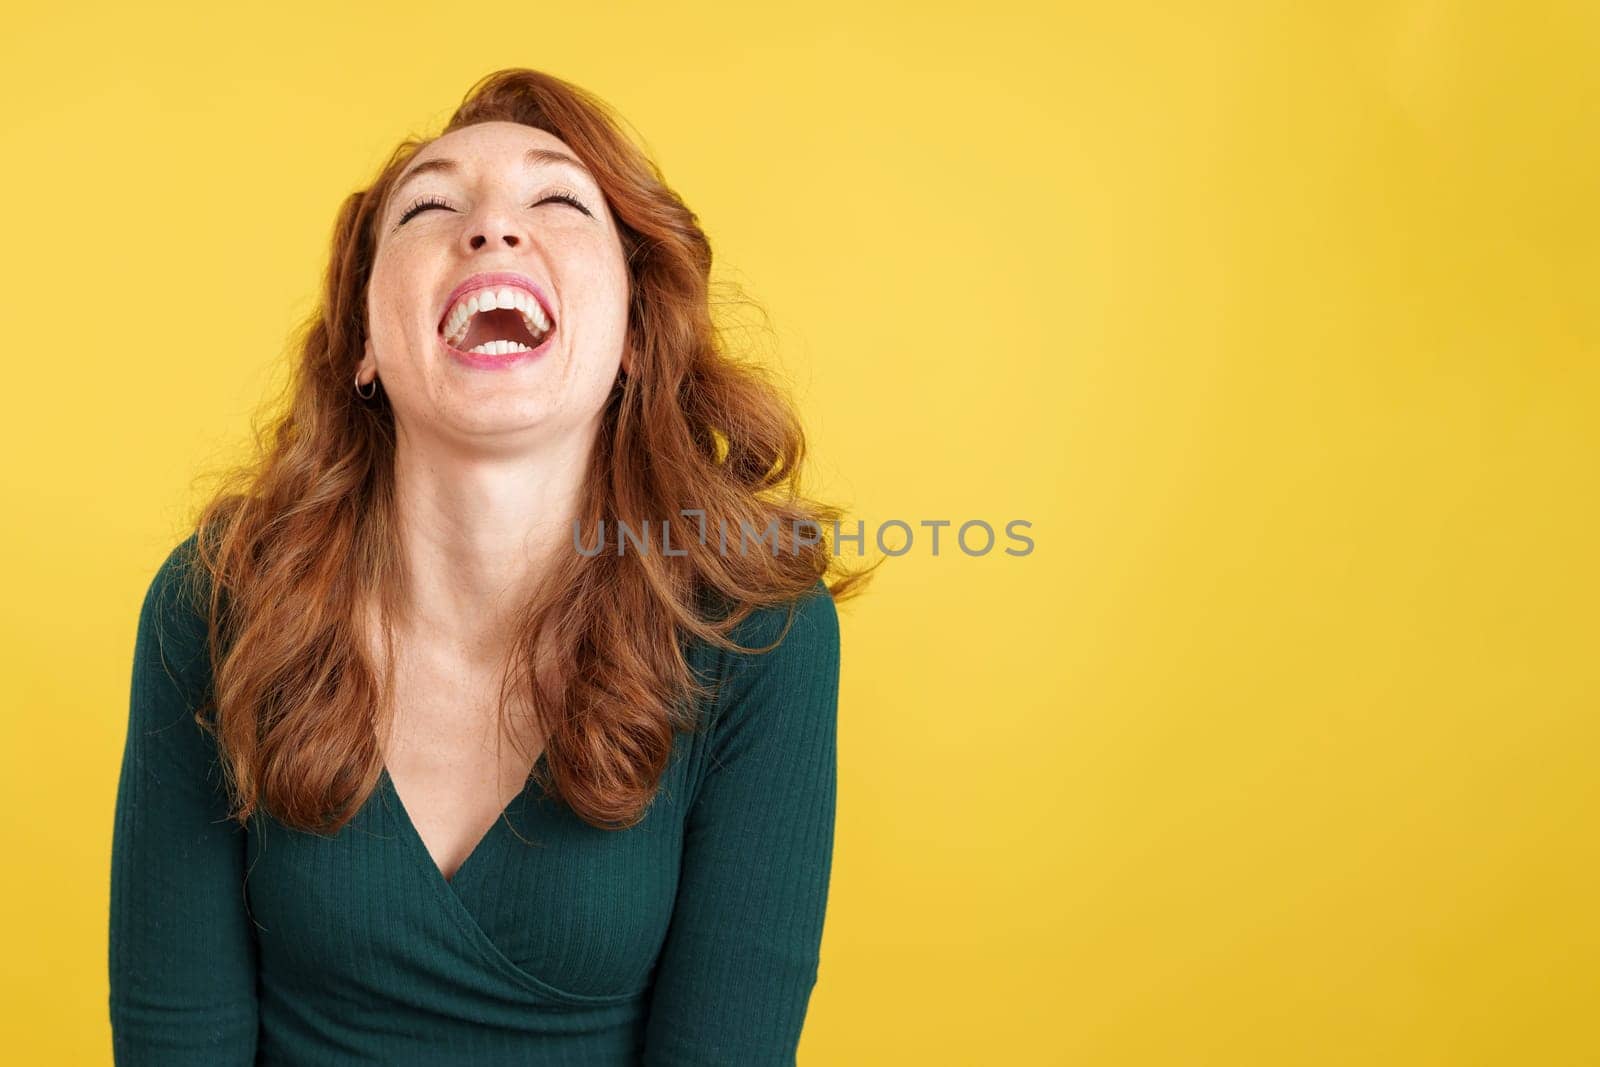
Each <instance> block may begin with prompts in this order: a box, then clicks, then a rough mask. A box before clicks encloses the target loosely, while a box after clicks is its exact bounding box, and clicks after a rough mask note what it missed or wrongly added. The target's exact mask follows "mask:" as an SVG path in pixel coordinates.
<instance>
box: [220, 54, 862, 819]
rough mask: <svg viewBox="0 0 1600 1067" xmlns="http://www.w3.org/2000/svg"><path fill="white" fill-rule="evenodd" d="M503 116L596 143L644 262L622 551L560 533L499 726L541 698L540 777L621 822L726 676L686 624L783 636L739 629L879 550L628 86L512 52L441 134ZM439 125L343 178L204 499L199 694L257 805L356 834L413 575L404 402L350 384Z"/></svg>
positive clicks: (631, 263)
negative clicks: (822, 477)
mask: <svg viewBox="0 0 1600 1067" xmlns="http://www.w3.org/2000/svg"><path fill="white" fill-rule="evenodd" d="M493 120H500V121H508V122H517V123H523V124H526V125H528V126H533V127H536V128H538V129H541V130H545V131H547V132H549V133H551V134H553V135H555V136H556V137H558V138H560V139H561V140H562V141H563V142H565V143H566V145H567V146H568V147H570V148H571V149H572V150H573V152H574V153H575V154H576V155H577V156H578V157H579V159H580V160H581V161H582V162H583V164H584V165H585V166H586V167H587V168H588V169H589V171H590V173H592V174H593V175H594V177H595V180H596V181H597V182H598V183H599V185H600V188H601V190H602V191H603V192H604V194H605V198H606V200H607V202H608V204H609V206H610V208H611V210H612V212H613V214H614V217H615V219H616V221H617V228H618V230H619V232H620V234H621V240H622V250H623V253H624V255H625V258H626V261H627V267H628V271H629V275H630V278H631V283H632V284H631V290H632V298H631V305H630V307H629V309H628V325H627V335H626V343H627V344H628V346H629V349H630V352H631V354H632V362H631V367H630V370H629V372H628V373H627V374H625V375H623V376H622V377H621V378H620V379H619V384H618V386H617V387H616V388H614V389H613V390H612V393H611V395H610V397H609V398H608V399H607V401H606V406H605V410H604V415H603V420H602V423H601V425H600V428H599V431H598V436H597V440H596V441H595V447H594V448H593V450H592V453H591V455H592V461H591V464H590V467H589V470H588V471H587V474H586V477H585V481H584V485H583V489H582V492H581V499H580V501H579V505H578V514H579V515H580V516H581V518H580V522H581V529H582V530H584V531H596V532H598V531H604V532H603V534H602V535H601V536H600V538H599V541H598V543H597V544H598V547H599V548H600V549H601V550H600V551H594V549H595V548H596V547H597V544H585V545H584V546H583V549H582V551H574V552H571V553H557V554H556V556H555V559H554V561H553V563H552V564H551V569H550V570H549V572H548V574H546V575H542V576H541V582H540V583H539V588H538V591H537V592H535V593H533V594H531V598H530V600H529V601H528V602H527V603H525V604H522V605H519V613H518V615H517V619H518V622H517V625H516V628H515V633H514V634H513V635H512V636H513V640H512V642H511V652H510V655H509V658H508V661H507V664H506V667H507V669H506V672H505V674H504V676H503V680H502V685H501V689H500V692H499V721H500V724H501V726H502V737H505V736H508V735H509V736H511V737H512V738H513V739H516V738H520V737H521V736H522V733H521V731H520V730H515V729H513V730H509V731H507V730H505V729H504V727H505V726H506V725H507V723H508V721H509V720H508V718H507V716H508V714H509V712H508V710H507V709H508V708H509V707H510V706H512V704H513V701H512V700H511V699H510V698H511V697H512V696H513V695H515V696H517V697H519V698H521V699H519V700H518V701H517V702H516V703H517V704H518V705H519V706H520V705H521V704H522V703H523V702H525V703H526V705H527V706H528V707H531V709H532V711H531V714H532V715H534V716H536V717H537V719H536V720H535V721H536V723H537V725H538V727H539V729H538V734H539V736H541V737H543V739H544V749H543V753H542V758H541V760H540V761H539V762H542V763H543V764H544V765H545V767H546V769H547V773H541V771H540V770H539V766H538V764H537V763H536V764H535V768H534V771H533V772H532V773H533V775H534V777H535V779H536V780H538V781H539V782H540V784H541V785H543V786H544V787H545V789H546V790H547V791H548V792H550V793H551V794H553V795H556V796H559V797H560V798H561V799H562V800H563V801H564V802H565V803H566V804H567V805H568V806H569V807H570V808H571V809H572V811H573V812H574V813H575V814H576V815H578V816H579V817H580V818H582V819H583V820H584V821H586V822H588V823H590V824H591V825H594V826H597V827H600V828H603V829H621V828H626V827H627V826H630V825H633V824H634V823H636V822H637V821H638V820H639V819H640V818H642V817H643V814H644V811H645V809H646V808H647V807H648V805H649V802H650V800H651V799H652V797H653V796H654V795H655V793H656V790H657V786H658V784H659V782H660V779H661V775H662V773H663V772H664V770H665V768H666V765H667V761H668V758H669V756H670V754H671V750H672V744H673V735H674V732H675V731H676V730H678V729H697V728H699V727H700V726H702V725H703V724H702V723H700V722H698V721H697V718H698V717H697V716H695V715H694V714H693V712H692V709H693V707H694V706H695V705H696V703H697V701H698V700H699V698H701V697H703V696H704V695H705V694H706V692H707V690H706V689H705V687H704V685H703V684H702V682H701V681H700V680H699V679H697V678H696V677H695V676H694V672H693V671H692V670H691V669H690V667H689V664H688V661H687V660H686V658H685V652H686V647H685V643H686V642H687V641H691V640H696V639H698V640H703V641H707V642H710V643H713V644H715V645H717V646H718V647H721V648H725V649H731V650H735V651H741V652H754V651H761V650H752V649H742V648H741V647H740V646H738V645H737V644H736V643H734V642H733V640H732V639H731V637H730V636H729V635H730V632H731V631H732V630H733V628H734V627H735V626H737V625H738V623H739V622H740V621H742V620H743V619H744V618H746V617H747V616H748V615H749V614H750V613H751V612H753V611H755V610H757V609H758V608H762V607H768V606H777V605H782V604H784V603H786V602H788V603H792V602H793V601H795V600H796V598H799V597H801V596H802V595H805V594H807V593H808V591H810V590H811V589H812V588H813V587H814V586H815V585H816V584H817V582H818V580H819V579H821V580H823V582H824V584H825V585H826V586H827V588H828V591H829V593H831V595H832V596H833V597H834V599H835V600H836V601H838V600H842V599H844V598H845V597H848V596H852V595H854V594H855V593H857V592H859V591H860V590H861V588H862V587H863V586H864V583H865V581H866V579H867V578H868V577H870V575H871V573H872V571H873V570H875V566H874V567H869V568H866V569H863V570H858V571H854V572H846V571H845V570H844V568H842V567H841V566H840V564H839V562H838V560H837V558H836V557H835V556H834V553H833V551H832V549H831V547H830V546H829V544H828V541H827V538H826V531H827V530H828V529H829V528H833V529H835V531H836V529H837V528H836V527H834V525H833V524H834V523H836V522H837V521H838V520H839V519H840V517H841V515H842V512H841V511H840V510H839V509H837V508H835V507H831V506H828V505H825V504H821V503H818V502H816V501H813V500H810V499H808V498H807V497H805V496H804V495H802V493H801V491H800V484H799V483H800V474H801V471H800V465H801V463H802V461H803V459H804V456H805V439H804V435H803V433H802V430H801V427H800V425H799V423H798V420H797V418H796V416H795V414H794V412H793V410H792V409H791V407H790V406H789V404H788V402H787V401H786V400H785V399H784V397H783V395H782V393H781V392H780V390H779V389H778V388H777V387H776V386H775V385H774V384H773V383H772V382H771V381H770V380H769V378H768V377H767V375H766V373H765V372H764V371H763V369H762V368H761V366H760V364H759V362H758V361H754V360H750V359H746V358H744V357H743V354H741V353H736V352H735V351H733V350H732V346H730V344H729V343H728V336H729V331H727V330H724V329H722V328H720V327H718V326H717V325H716V324H715V323H714V322H713V318H712V307H713V301H712V298H711V291H712V290H711V282H710V270H711V245H710V242H709V241H708V240H707V238H706V235H705V233H704V232H703V231H702V230H701V228H700V226H699V225H698V223H697V220H696V216H695V215H694V213H693V212H691V211H690V210H689V208H688V207H686V206H685V205H684V203H683V201H682V200H681V199H680V198H679V197H678V195H677V194H676V193H674V192H673V191H672V190H671V189H670V188H669V187H668V186H667V184H666V182H665V180H664V179H663V177H662V175H661V172H660V170H659V169H658V168H657V167H656V165H655V164H654V163H653V162H652V161H651V160H650V159H649V158H648V157H647V156H646V155H645V153H644V152H643V151H642V150H641V149H640V148H638V147H636V145H635V144H634V143H633V142H632V141H631V140H630V139H629V138H628V137H627V136H625V135H624V133H623V132H622V126H621V124H620V122H619V121H618V120H617V119H616V118H615V117H614V115H613V113H612V112H611V110H610V108H609V106H608V105H606V104H605V103H604V102H603V101H601V100H600V99H598V98H596V97H595V96H593V95H591V94H589V93H588V92H586V91H584V90H582V89H580V88H579V87H577V86H574V85H572V84H570V83H567V82H565V81H562V80H560V79H558V78H555V77H553V76H551V75H549V74H545V73H541V72H539V71H534V70H527V69H520V68H517V69H507V70H500V71H497V72H495V73H493V74H490V75H488V76H486V77H485V78H483V79H482V80H480V81H479V82H478V83H477V84H476V85H475V86H473V87H472V89H471V90H470V91H469V93H468V94H467V96H466V98H465V100H464V101H463V102H462V104H461V105H460V107H459V108H457V110H456V111H455V113H454V115H453V116H452V117H451V118H450V120H449V122H448V123H447V125H446V127H445V129H444V130H443V131H441V135H442V134H443V133H448V132H450V131H451V130H456V129H459V128H461V127H463V126H469V125H472V124H474V123H479V122H486V121H493ZM430 141H431V139H416V138H413V139H409V140H407V141H405V142H403V143H402V144H401V145H399V146H398V147H397V148H396V149H395V151H394V153H393V155H392V156H391V158H390V159H389V161H388V163H387V164H385V165H384V167H383V168H382V172H381V173H380V174H379V176H378V177H377V179H376V180H375V181H374V182H373V183H372V184H371V185H370V186H369V187H368V188H366V189H362V190H360V191H358V192H354V193H351V194H350V195H349V196H348V197H347V198H346V199H345V201H344V203H343V205H342V206H341V208H340V210H339V213H338V218H337V222H336V224H335V227H334V233H333V242H332V246H333V247H332V255H331V256H330V258H329V262H328V265H327V269H326V274H325V281H324V283H323V292H322V297H321V302H320V307H319V308H318V309H317V310H316V311H315V312H314V313H313V314H311V315H310V316H308V318H307V319H306V321H305V322H304V323H303V324H302V325H301V326H300V327H299V328H298V330H297V332H296V335H295V336H296V341H295V344H296V347H297V349H298V353H299V358H298V360H297V361H296V363H295V365H294V366H293V367H292V375H291V377H290V379H289V381H288V382H287V384H286V385H285V389H284V397H283V398H282V401H281V402H280V403H279V404H278V405H276V406H275V407H274V409H273V410H272V413H271V414H270V416H269V417H268V418H267V419H266V420H264V421H263V420H258V421H256V422H255V424H254V438H255V440H254V445H255V450H254V455H253V456H252V458H251V460H250V461H249V462H248V463H246V464H243V465H240V466H235V467H233V468H231V469H229V470H226V471H224V472H223V478H222V484H221V486H220V487H219V488H217V489H216V490H214V491H213V492H212V493H211V494H210V495H209V497H208V500H207V502H206V503H204V504H203V506H202V508H201V510H200V512H199V515H198V517H197V519H196V521H195V525H196V528H197V529H196V532H197V533H198V537H197V538H196V560H197V562H198V564H199V565H198V566H196V567H194V568H192V572H193V574H194V575H195V577H196V579H197V580H196V584H195V585H194V586H193V589H194V591H195V592H196V593H197V603H199V604H200V605H201V608H202V612H203V614H204V616H205V618H206V620H207V625H208V627H209V631H208V635H207V641H208V646H209V651H210V653H211V663H212V686H211V689H210V691H209V693H208V694H207V700H206V702H205V704H204V706H202V707H201V708H200V709H199V710H198V711H197V713H196V717H197V720H198V721H199V722H200V723H201V725H202V726H203V727H205V728H206V729H208V730H210V731H211V732H212V733H213V734H214V735H215V737H216V738H217V741H218V748H219V751H220V752H221V754H222V757H223V758H222V761H221V762H222V764H223V768H224V772H225V777H226V779H227V784H228V790H229V794H230V797H231V802H232V806H233V812H232V814H233V817H234V818H235V819H237V820H238V821H240V822H245V821H247V820H248V819H249V818H250V817H251V815H252V814H254V813H256V812H257V811H258V810H262V809H264V810H265V811H267V812H270V813H271V814H272V815H273V816H274V817H276V818H277V819H279V820H280V821H282V822H283V823H285V824H287V825H290V826H295V827H298V828H301V829H306V830H311V831H314V832H329V831H335V830H337V829H338V828H339V827H340V826H342V825H343V824H344V823H345V822H346V821H348V820H349V819H350V818H351V817H352V816H353V815H354V814H355V813H356V811H357V810H359V809H360V807H361V805H362V804H363V803H364V802H365V800H366V799H367V797H368V796H369V795H370V793H371V791H372V789H373V788H374V787H375V786H376V785H377V782H378V779H379V776H380V774H381V773H382V768H383V759H382V754H381V752H380V749H379V747H378V741H377V739H378V737H379V736H380V733H379V731H380V730H381V729H383V728H384V727H385V726H387V724H388V722H389V716H390V714H391V709H392V703H391V701H392V696H393V692H394V661H395V657H394V655H393V654H392V652H393V647H394V627H393V620H394V619H395V618H396V617H398V616H399V613H400V612H401V611H402V610H403V608H402V606H403V605H404V604H405V603H406V599H405V598H406V594H407V590H408V587H409V585H408V575H407V574H406V573H405V561H404V559H403V557H402V554H401V552H400V542H399V538H398V536H397V531H398V514H397V510H396V494H395V484H394V477H395V465H394V454H395V441H396V433H395V421H394V412H393V410H392V408H391V407H390V406H389V404H388V403H387V401H386V399H385V394H384V393H383V391H382V390H380V391H379V392H378V395H377V397H376V398H374V399H373V400H362V399H361V398H359V397H358V396H357V395H356V393H355V391H354V389H353V385H352V383H353V380H354V377H355V371H356V367H357V364H358V362H359V361H360V359H361V356H362V347H363V338H364V329H365V321H366V290H367V282H368V279H369V278H370V276H371V272H372V267H373V259H374V254H375V250H376V247H377V235H376V227H377V225H379V220H380V219H381V218H382V217H383V212H384V208H385V206H386V202H387V199H388V196H389V193H390V189H391V188H392V185H393V183H394V181H395V179H396V178H397V177H398V176H399V175H400V174H401V173H402V171H403V170H404V168H405V165H406V162H407V161H408V160H410V159H411V158H412V157H413V156H414V155H415V153H416V152H417V151H418V150H419V149H421V148H422V147H424V146H425V145H426V144H428V143H430ZM747 303H748V302H747ZM685 511H691V512H703V513H704V519H702V518H701V517H700V516H699V515H696V514H689V515H685V514H684V512H685ZM702 521H704V522H706V523H708V524H710V528H711V529H717V528H718V527H719V524H725V527H724V528H726V529H727V530H729V531H743V530H745V529H746V527H745V525H744V524H746V523H748V524H749V526H748V528H749V529H750V530H753V531H758V532H760V533H761V534H763V535H765V534H767V533H769V532H771V531H772V530H773V529H774V524H775V528H776V532H777V534H778V535H779V539H780V542H779V543H781V544H782V545H783V546H784V550H783V551H776V548H775V550H774V551H772V552H770V553H769V552H764V551H759V550H758V551H753V552H748V553H746V552H730V551H719V539H718V538H717V537H702V536H701V534H702V533H703V532H704V530H705V529H706V527H704V526H702V525H701V523H702ZM646 523H648V524H649V526H646V525H645V524H646ZM662 523H668V524H670V530H668V531H667V533H666V535H665V536H666V537H668V538H670V543H671V544H672V545H673V546H676V548H677V549H678V550H681V551H683V552H684V553H685V554H684V555H677V554H670V555H669V554H666V553H664V552H648V551H638V550H637V544H638V542H637V538H635V539H634V540H635V545H634V548H635V550H634V551H619V549H621V547H622V546H621V544H620V540H621V534H622V530H621V528H620V527H619V524H624V525H626V526H627V527H628V528H629V529H630V530H631V531H633V532H634V533H635V534H637V533H638V532H639V531H641V530H649V529H652V528H657V527H659V526H660V525H661V524H662ZM819 533H820V534H821V535H822V536H820V537H819V536H818V535H819ZM574 538H575V540H576V532H575V534H574ZM590 553H593V554H590ZM880 562H881V561H880ZM830 572H831V573H833V575H834V577H833V580H832V581H831V582H830V581H829V580H828V579H829V575H830ZM369 601H370V602H371V603H373V604H376V605H377V609H378V610H377V614H378V616H379V618H378V620H377V627H378V633H379V634H381V637H382V639H383V641H384V642H385V645H386V647H387V648H388V649H389V650H390V653H391V654H390V655H389V656H388V657H387V659H386V660H385V663H386V668H385V669H384V670H382V671H379V670H378V669H377V668H376V667H375V666H374V664H373V662H372V659H371V656H370V655H369V652H370V651H371V646H370V645H368V644H367V638H368V637H369V636H371V629H370V627H371V625H372V623H373V620H372V619H371V618H370V616H367V615H365V614H364V613H363V607H362V606H363V605H364V604H367V603H368V602H369ZM364 626H366V627H368V628H367V629H364V628H363V627H364ZM785 630H787V627H785ZM779 640H781V637H780V638H779ZM767 647H768V648H770V647H773V646H767ZM525 721H526V720H525ZM514 743H517V742H516V741H514Z"/></svg>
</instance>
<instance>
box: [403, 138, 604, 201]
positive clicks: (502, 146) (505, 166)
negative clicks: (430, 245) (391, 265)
mask: <svg viewBox="0 0 1600 1067" xmlns="http://www.w3.org/2000/svg"><path fill="white" fill-rule="evenodd" d="M524 169H526V170H540V169H551V170H564V171H566V172H567V173H570V174H573V175H575V176H578V177H581V178H587V179H589V180H590V181H591V182H592V181H593V176H592V175H590V174H589V172H588V170H587V169H586V168H585V167H584V165H583V163H582V162H581V161H580V160H579V159H578V156H577V153H576V152H574V151H572V149H571V148H569V147H568V146H567V144H566V142H564V141H562V140H561V138H559V137H557V136H556V135H555V134H553V133H550V132H549V131H547V130H541V129H537V128H535V127H533V126H525V125H523V124H521V123H517V122H500V121H495V122H480V123H476V124H474V125H472V126H463V127H462V128H461V129H459V130H451V131H450V132H449V133H446V134H442V135H440V136H439V137H437V138H435V139H434V140H432V141H430V142H428V144H426V145H424V146H423V147H422V148H421V149H419V150H418V151H417V153H416V155H415V156H413V157H412V158H411V160H410V161H409V162H408V163H407V164H406V168H405V170H404V171H403V172H402V173H401V175H400V177H399V179H398V180H396V182H395V184H394V191H396V192H398V191H399V190H400V188H401V187H402V186H405V185H409V184H410V183H411V182H412V181H413V180H423V179H424V177H425V176H428V175H434V176H440V177H443V178H445V179H446V180H463V181H467V180H472V179H473V178H474V177H476V176H479V175H486V174H495V173H506V174H515V173H519V172H521V171H522V170H524Z"/></svg>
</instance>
